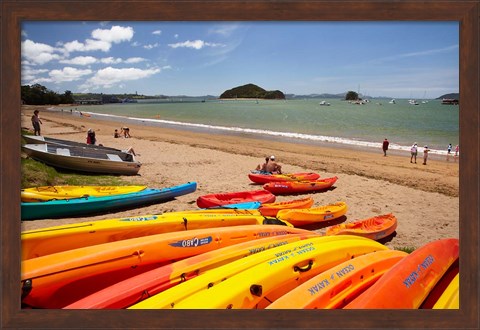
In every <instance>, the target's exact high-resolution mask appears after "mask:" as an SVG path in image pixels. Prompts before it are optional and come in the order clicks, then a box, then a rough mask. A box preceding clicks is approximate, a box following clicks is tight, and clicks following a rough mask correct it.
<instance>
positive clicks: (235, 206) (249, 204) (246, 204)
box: [209, 202, 262, 210]
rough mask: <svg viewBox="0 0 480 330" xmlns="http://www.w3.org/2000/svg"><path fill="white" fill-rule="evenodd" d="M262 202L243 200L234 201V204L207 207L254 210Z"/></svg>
mask: <svg viewBox="0 0 480 330" xmlns="http://www.w3.org/2000/svg"><path fill="white" fill-rule="evenodd" d="M260 205H262V203H260V202H244V203H236V204H225V205H220V206H213V207H210V208H209V209H237V210H256V209H258V208H260Z"/></svg>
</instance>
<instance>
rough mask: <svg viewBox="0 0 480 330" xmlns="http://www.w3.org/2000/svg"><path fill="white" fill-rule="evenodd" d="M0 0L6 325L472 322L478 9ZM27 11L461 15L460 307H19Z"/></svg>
mask: <svg viewBox="0 0 480 330" xmlns="http://www.w3.org/2000/svg"><path fill="white" fill-rule="evenodd" d="M0 6H1V49H2V50H1V71H0V75H1V83H0V85H1V96H0V104H1V112H0V157H1V163H0V164H1V165H0V169H1V171H0V185H1V186H0V196H1V202H0V210H1V230H0V233H1V250H2V251H1V267H2V272H1V285H2V295H1V302H0V305H1V327H2V328H82V329H88V328H115V329H119V328H155V329H179V328H200V329H202V328H205V329H215V328H248V329H255V328H272V329H280V328H389V327H395V328H409V327H412V328H435V329H438V328H478V327H479V316H478V310H479V308H478V307H479V306H478V303H479V297H478V292H479V288H478V274H479V268H478V251H479V242H478V239H479V237H478V233H479V212H478V208H479V205H478V204H479V203H478V201H479V190H480V189H479V168H480V167H479V159H478V157H479V121H478V117H479V70H480V68H479V37H480V36H479V13H480V11H479V9H480V4H479V1H478V0H459V1H438V0H433V1H413V0H412V1H374V0H367V1H312V0H310V1H307V0H300V1H266V0H258V1H212V0H207V1H200V0H190V1H148V0H139V1H130V0H112V1H89V0H74V1H60V0H57V1H53V0H52V1H33V0H31V1H28V0H25V1H19V0H4V1H2V3H1V4H0ZM24 20H32V21H34V20H55V21H82V20H95V21H97V20H98V21H134V20H138V21H140V20H146V21H153V20H158V21H160V20H165V21H195V20H200V21H210V20H212V21H214V20H216V21H221V20H223V21H235V20H237V21H249V20H260V21H261V20H266V21H272V20H285V21H318V20H327V21H395V20H398V21H458V22H459V24H460V104H461V111H460V145H461V146H462V160H461V162H460V195H459V198H460V219H459V221H460V253H461V261H460V283H461V284H460V309H458V310H385V311H375V310H353V311H345V310H333V311H326V310H269V311H249V310H239V311H230V310H227V311H224V310H185V311H176V310H175V311H173V310H158V311H157V310H135V311H133V310H131V311H123V310H122V311H119V310H77V311H76V310H69V311H66V310H22V309H20V281H19V279H20V240H19V237H20V231H21V229H20V194H19V191H20V179H21V173H20V134H19V133H20V132H19V129H20V88H19V87H20V85H21V82H20V63H21V57H20V40H21V38H20V33H21V23H22V21H24Z"/></svg>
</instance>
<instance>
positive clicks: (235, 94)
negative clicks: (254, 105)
mask: <svg viewBox="0 0 480 330" xmlns="http://www.w3.org/2000/svg"><path fill="white" fill-rule="evenodd" d="M220 98H221V99H237V98H239V99H240V98H243V99H268V100H285V94H284V93H283V92H281V91H279V90H275V91H267V90H265V89H263V88H261V87H259V86H257V85H254V84H247V85H243V86H238V87H235V88H232V89H229V90H226V91H225V92H223V93H222V94H221V95H220Z"/></svg>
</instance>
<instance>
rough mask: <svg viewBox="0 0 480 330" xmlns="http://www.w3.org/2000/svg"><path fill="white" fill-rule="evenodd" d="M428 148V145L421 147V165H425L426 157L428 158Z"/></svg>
mask: <svg viewBox="0 0 480 330" xmlns="http://www.w3.org/2000/svg"><path fill="white" fill-rule="evenodd" d="M429 151H430V149H428V146H425V147H423V165H427V159H428V152H429Z"/></svg>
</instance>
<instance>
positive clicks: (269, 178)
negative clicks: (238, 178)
mask: <svg viewBox="0 0 480 330" xmlns="http://www.w3.org/2000/svg"><path fill="white" fill-rule="evenodd" d="M248 177H249V178H250V180H251V181H253V182H255V183H261V184H265V183H268V182H283V181H303V180H307V181H310V180H317V179H318V178H319V177H320V174H318V173H311V172H310V173H285V174H265V173H253V172H252V173H249V174H248Z"/></svg>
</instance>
